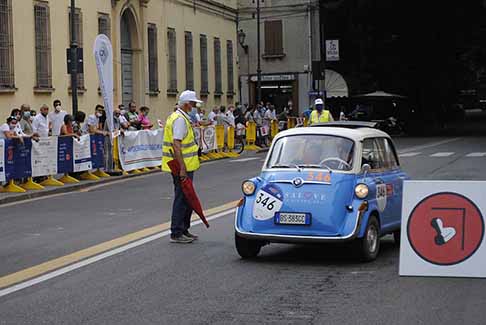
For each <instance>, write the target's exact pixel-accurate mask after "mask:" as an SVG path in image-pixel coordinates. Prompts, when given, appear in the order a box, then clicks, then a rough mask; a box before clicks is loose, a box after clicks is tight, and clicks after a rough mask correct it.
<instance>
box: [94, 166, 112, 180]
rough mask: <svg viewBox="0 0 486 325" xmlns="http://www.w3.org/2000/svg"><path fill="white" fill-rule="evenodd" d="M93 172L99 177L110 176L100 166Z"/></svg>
mask: <svg viewBox="0 0 486 325" xmlns="http://www.w3.org/2000/svg"><path fill="white" fill-rule="evenodd" d="M93 174H94V175H96V176H98V177H99V178H108V177H110V175H109V174H107V173H106V172H104V171H102V170H101V169H99V168H98V169H97V170H96V171H95V172H94V173H93Z"/></svg>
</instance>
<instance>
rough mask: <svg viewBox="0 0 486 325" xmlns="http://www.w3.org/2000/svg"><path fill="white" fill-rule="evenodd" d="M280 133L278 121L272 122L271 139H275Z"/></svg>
mask: <svg viewBox="0 0 486 325" xmlns="http://www.w3.org/2000/svg"><path fill="white" fill-rule="evenodd" d="M277 133H278V121H277V120H272V122H271V123H270V137H271V138H272V139H273V138H275V136H276V135H277Z"/></svg>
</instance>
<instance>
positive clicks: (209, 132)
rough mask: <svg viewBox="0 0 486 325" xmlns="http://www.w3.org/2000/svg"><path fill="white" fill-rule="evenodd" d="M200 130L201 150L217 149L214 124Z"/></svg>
mask: <svg viewBox="0 0 486 325" xmlns="http://www.w3.org/2000/svg"><path fill="white" fill-rule="evenodd" d="M201 131H202V137H201V139H202V151H203V152H208V151H211V150H216V149H218V144H217V142H216V129H215V127H214V126H208V127H205V128H202V129H201Z"/></svg>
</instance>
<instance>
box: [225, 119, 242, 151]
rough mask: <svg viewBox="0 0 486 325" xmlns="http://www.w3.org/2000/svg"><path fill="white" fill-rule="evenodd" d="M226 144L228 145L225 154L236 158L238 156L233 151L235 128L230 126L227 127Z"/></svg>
mask: <svg viewBox="0 0 486 325" xmlns="http://www.w3.org/2000/svg"><path fill="white" fill-rule="evenodd" d="M227 145H228V152H226V155H227V156H228V157H230V158H236V157H239V156H240V155H239V154H237V153H236V152H233V149H234V148H235V128H234V127H232V126H230V127H228V139H227Z"/></svg>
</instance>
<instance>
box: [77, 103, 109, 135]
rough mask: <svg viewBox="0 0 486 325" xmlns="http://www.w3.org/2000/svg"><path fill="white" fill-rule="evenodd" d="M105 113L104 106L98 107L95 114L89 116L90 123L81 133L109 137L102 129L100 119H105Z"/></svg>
mask: <svg viewBox="0 0 486 325" xmlns="http://www.w3.org/2000/svg"><path fill="white" fill-rule="evenodd" d="M104 111H105V108H104V107H103V106H102V105H96V108H95V114H92V115H90V116H88V121H87V122H86V123H85V124H84V125H83V126H82V128H81V133H82V134H103V135H107V134H108V132H105V131H103V129H101V128H100V126H101V124H100V118H101V117H103V113H104Z"/></svg>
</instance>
